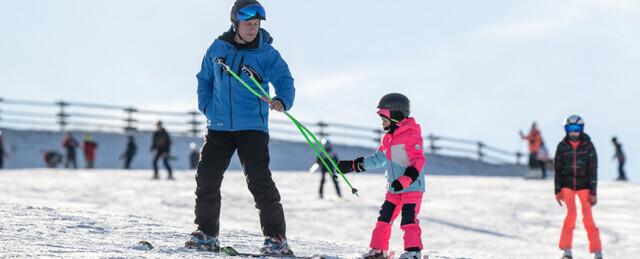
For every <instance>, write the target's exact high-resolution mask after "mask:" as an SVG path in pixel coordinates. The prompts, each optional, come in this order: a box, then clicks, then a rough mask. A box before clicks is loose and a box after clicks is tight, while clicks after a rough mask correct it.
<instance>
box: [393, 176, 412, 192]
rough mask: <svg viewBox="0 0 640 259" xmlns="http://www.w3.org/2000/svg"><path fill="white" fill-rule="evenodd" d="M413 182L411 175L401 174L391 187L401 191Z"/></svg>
mask: <svg viewBox="0 0 640 259" xmlns="http://www.w3.org/2000/svg"><path fill="white" fill-rule="evenodd" d="M412 182H413V180H411V178H410V177H408V176H406V175H403V176H400V177H399V178H398V179H396V180H395V181H393V182H392V183H391V187H393V191H395V192H399V191H402V190H403V189H404V188H407V187H409V185H411V183H412Z"/></svg>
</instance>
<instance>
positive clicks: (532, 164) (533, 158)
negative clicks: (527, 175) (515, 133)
mask: <svg viewBox="0 0 640 259" xmlns="http://www.w3.org/2000/svg"><path fill="white" fill-rule="evenodd" d="M520 137H521V138H522V139H523V140H526V141H527V143H528V146H529V169H530V170H536V169H542V170H543V171H542V173H543V175H542V178H545V177H546V175H545V172H546V171H545V169H543V167H544V163H543V162H542V161H540V160H538V152H540V147H541V146H542V133H540V130H539V129H538V124H537V123H536V122H533V123H532V124H531V129H530V130H529V134H527V135H524V134H523V133H522V131H520Z"/></svg>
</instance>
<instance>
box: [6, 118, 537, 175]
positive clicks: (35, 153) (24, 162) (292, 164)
mask: <svg viewBox="0 0 640 259" xmlns="http://www.w3.org/2000/svg"><path fill="white" fill-rule="evenodd" d="M3 134H4V140H5V148H6V149H7V152H8V153H9V155H10V157H9V159H8V160H7V161H6V165H5V166H6V167H7V168H14V169H19V168H41V167H44V162H43V158H42V155H43V151H44V150H57V151H58V152H61V153H63V149H62V147H61V143H62V140H63V138H64V134H63V133H62V132H54V131H35V130H12V129H4V130H3ZM73 135H74V137H75V138H76V139H78V140H79V141H80V140H82V137H83V135H84V132H73ZM92 135H93V138H94V139H95V140H96V142H97V143H98V150H97V160H96V167H97V168H111V169H115V168H121V166H122V161H120V160H119V159H118V158H119V156H120V154H122V153H123V151H124V147H125V145H126V137H125V135H123V134H120V133H105V132H93V133H92ZM134 138H135V140H136V142H137V145H138V154H137V155H136V156H135V157H134V159H133V162H132V168H136V169H148V168H151V159H152V156H151V153H150V152H149V147H150V146H151V144H150V141H151V133H148V132H138V133H135V134H134ZM172 140H173V147H172V149H171V152H172V156H174V157H175V160H174V161H172V166H173V167H174V168H177V169H187V168H188V165H189V162H188V157H189V151H190V150H189V143H191V142H195V143H196V144H197V145H198V148H199V147H200V146H201V145H202V141H203V139H202V138H200V137H198V138H193V137H184V136H173V137H172ZM269 148H270V150H271V152H270V156H271V168H272V169H273V170H288V171H291V170H293V171H305V170H307V169H308V168H309V167H310V166H311V164H312V163H314V162H315V154H314V153H313V151H312V150H311V149H310V148H309V146H308V145H307V143H302V142H295V141H288V140H281V139H274V138H272V139H271V141H270V143H269ZM335 149H336V151H337V152H338V155H339V157H340V158H342V159H353V158H356V157H359V156H364V155H368V154H371V153H373V152H374V150H373V149H372V148H367V147H359V146H346V145H338V144H336V145H335ZM236 157H237V156H236ZM426 158H427V163H428V165H429V166H428V168H427V170H428V172H429V173H430V174H446V175H492V176H523V175H524V174H525V173H526V169H525V168H524V167H523V166H515V165H497V164H490V163H484V162H480V161H477V160H473V159H469V158H462V157H451V156H442V155H432V154H426ZM78 160H79V162H78V166H80V167H83V166H84V164H83V157H82V154H81V152H79V153H78ZM229 168H230V169H232V170H240V169H241V167H240V163H239V162H238V159H237V158H234V159H232V160H231V165H230V166H229ZM377 172H381V171H377Z"/></svg>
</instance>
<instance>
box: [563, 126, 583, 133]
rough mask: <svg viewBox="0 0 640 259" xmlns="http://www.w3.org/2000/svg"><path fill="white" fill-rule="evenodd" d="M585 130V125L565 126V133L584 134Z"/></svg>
mask: <svg viewBox="0 0 640 259" xmlns="http://www.w3.org/2000/svg"><path fill="white" fill-rule="evenodd" d="M583 130H584V125H579V124H569V125H565V126H564V131H565V132H567V133H569V132H582V131H583Z"/></svg>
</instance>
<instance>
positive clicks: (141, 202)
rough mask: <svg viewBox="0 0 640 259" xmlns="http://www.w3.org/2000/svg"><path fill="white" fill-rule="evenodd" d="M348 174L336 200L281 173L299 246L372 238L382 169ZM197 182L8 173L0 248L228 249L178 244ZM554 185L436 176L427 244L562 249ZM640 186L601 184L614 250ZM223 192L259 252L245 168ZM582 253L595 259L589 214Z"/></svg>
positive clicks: (311, 180) (67, 252) (436, 249)
mask: <svg viewBox="0 0 640 259" xmlns="http://www.w3.org/2000/svg"><path fill="white" fill-rule="evenodd" d="M163 176H164V175H163ZM349 178H350V180H351V181H352V183H353V184H354V186H355V187H356V188H358V189H359V190H360V197H354V196H351V195H347V197H345V198H344V199H338V198H336V197H335V195H334V194H333V190H332V186H325V188H326V190H325V196H327V197H329V199H326V200H318V199H317V196H318V195H317V186H318V182H319V175H318V174H309V173H304V172H298V173H288V172H275V173H274V180H275V181H276V184H277V185H278V187H279V188H280V192H281V194H282V197H283V206H284V209H285V214H286V218H287V227H288V236H289V239H290V243H291V246H292V248H293V250H294V251H295V252H296V253H297V254H298V255H319V254H322V255H330V256H338V257H341V258H353V257H354V256H355V255H357V254H359V253H361V252H363V251H364V250H365V249H366V248H367V245H368V243H369V238H370V233H371V230H372V227H373V226H374V223H375V220H376V218H377V213H378V210H379V206H380V204H381V203H382V201H383V195H384V182H385V181H384V180H383V176H382V175H380V174H366V173H363V174H358V175H349ZM194 186H195V181H194V179H193V172H191V171H181V172H178V173H177V181H166V180H161V181H152V180H150V173H149V172H148V171H146V170H144V171H133V172H124V171H120V170H95V171H91V172H87V171H83V170H79V171H67V170H46V169H40V170H8V171H0V218H1V219H2V220H1V221H0V236H1V237H2V242H0V254H1V255H2V257H70V258H97V257H101V258H104V257H110V258H190V257H198V258H199V257H215V258H219V257H221V256H220V255H217V254H210V253H206V252H195V251H190V250H186V249H183V248H182V247H181V246H182V244H183V242H184V241H185V240H186V238H187V236H188V234H189V233H190V232H191V231H192V230H194V225H193V223H192V222H193V216H194V215H193V206H194V198H195V197H194V194H193V191H194ZM552 186H553V182H552V181H550V180H547V181H539V180H537V181H535V180H534V181H527V180H523V179H520V178H513V177H461V176H427V193H426V195H425V199H424V203H423V205H422V206H423V207H422V211H421V214H420V216H419V218H420V220H421V225H422V228H423V233H422V237H423V240H424V243H425V251H426V252H427V253H429V254H431V258H474V259H475V258H519V259H520V258H556V257H557V256H558V250H557V248H556V243H557V239H558V235H559V231H560V226H561V224H562V219H563V217H564V209H563V208H560V207H558V205H557V204H556V203H555V200H554V198H553V194H552ZM342 188H343V190H345V188H344V185H342ZM345 191H346V190H345ZM638 191H640V186H639V185H638V184H635V183H619V182H606V181H605V182H601V183H600V184H599V195H600V197H599V203H598V205H597V206H596V207H595V208H594V216H595V219H596V223H597V224H598V226H599V228H600V231H601V236H602V241H603V247H604V253H605V256H607V258H638V256H639V255H640V248H638V246H637V244H639V243H640V222H639V221H638V220H637V219H638V218H640V210H638V209H637V208H638V206H639V205H640V198H638V196H636V195H630V194H633V193H637V192H638ZM222 197H223V203H222V206H223V207H222V215H221V225H222V233H221V242H222V243H223V245H234V246H236V247H238V248H239V249H242V250H245V251H256V249H257V248H258V247H259V245H260V243H261V237H260V226H259V223H258V215H257V212H256V210H255V208H254V207H253V199H252V198H251V195H250V194H249V191H248V190H247V187H246V182H245V179H244V176H243V175H242V174H240V173H238V172H228V173H227V174H226V175H225V180H224V183H223V186H222ZM579 218H581V217H579ZM401 234H402V232H401V231H400V230H399V227H398V222H396V224H395V225H394V232H393V235H392V241H391V245H392V249H394V250H401V248H402V245H401V240H402V238H401ZM141 240H147V241H149V242H151V243H152V244H153V245H154V246H155V247H156V248H155V249H153V250H150V251H147V250H144V249H142V247H140V246H137V245H136V244H137V243H138V242H139V241H141ZM574 253H575V255H576V258H582V259H585V258H590V257H589V256H588V254H587V244H586V234H585V232H584V229H583V228H582V225H581V224H578V225H577V228H576V232H575V240H574Z"/></svg>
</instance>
